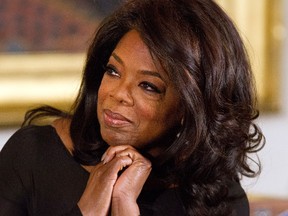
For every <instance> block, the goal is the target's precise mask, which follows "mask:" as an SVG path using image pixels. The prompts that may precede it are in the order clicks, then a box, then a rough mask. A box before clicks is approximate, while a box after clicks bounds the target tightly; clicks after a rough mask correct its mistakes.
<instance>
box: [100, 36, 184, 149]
mask: <svg viewBox="0 0 288 216" xmlns="http://www.w3.org/2000/svg"><path fill="white" fill-rule="evenodd" d="M178 98H179V97H178V94H177V92H176V90H175V88H174V87H173V83H172V82H171V81H170V80H169V79H168V76H167V74H166V73H165V72H164V71H163V69H162V68H161V67H157V65H155V63H154V61H153V59H152V56H151V54H150V51H149V49H148V47H147V46H146V45H145V44H144V42H143V41H142V39H141V37H140V35H139V33H138V32H137V31H135V30H132V31H130V32H128V33H127V34H126V35H124V37H123V38H122V39H121V40H120V41H119V43H118V45H117V46H116V48H115V50H114V51H113V53H112V55H111V57H110V59H109V62H108V64H107V69H106V73H105V74H104V77H103V79H102V82H101V86H100V89H99V92H98V107H97V115H98V119H99V123H100V127H101V135H102V138H103V139H104V140H105V141H106V142H107V143H108V144H109V145H110V146H116V145H131V146H134V147H135V148H141V147H143V146H145V145H146V144H147V143H152V142H154V141H155V140H157V139H158V138H159V137H160V136H163V134H164V133H165V132H167V130H168V129H170V128H172V127H173V126H174V125H176V124H178V122H179V119H180V117H179V116H177V114H176V115H174V114H175V113H177V112H175V111H176V110H177V109H178V107H179V99H178ZM171 113H174V114H173V115H171Z"/></svg>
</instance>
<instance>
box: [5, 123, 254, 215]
mask: <svg viewBox="0 0 288 216" xmlns="http://www.w3.org/2000/svg"><path fill="white" fill-rule="evenodd" d="M88 178H89V173H88V172H87V171H86V170H85V169H84V168H83V167H82V166H81V165H80V164H79V163H77V162H76V161H75V160H74V159H73V157H72V156H71V154H70V153H69V152H68V150H67V149H66V148H65V146H64V144H63V143H62V141H61V139H60V137H59V136H58V134H57V133H56V130H55V129H54V128H53V127H52V126H27V127H25V128H22V129H20V130H18V131H17V132H16V133H15V134H14V135H13V136H12V137H11V138H10V139H9V140H8V142H7V143H6V145H5V146H4V147H3V149H2V151H1V152H0V216H4V215H5V216H20V215H21V216H22V215H37V216H39V215H41V216H42V215H53V216H60V215H67V216H68V215H69V216H80V215H82V214H81V212H80V210H79V208H78V206H77V202H78V201H79V199H80V197H81V195H82V193H83V191H84V189H85V186H86V183H87V180H88ZM230 193H233V194H235V193H236V194H237V195H239V196H240V197H241V198H240V199H238V200H237V201H234V202H233V203H231V206H232V208H233V209H234V211H235V212H236V213H237V214H236V215H238V216H246V215H247V216H248V215H249V205H248V200H247V197H246V195H245V192H244V191H243V189H242V188H241V186H240V185H239V184H237V183H235V184H233V185H231V187H230ZM138 204H139V207H140V212H141V215H143V216H145V215H147V216H148V215H149V216H151V215H163V216H164V215H165V216H169V215H177V216H180V215H184V210H183V205H182V202H181V199H180V196H179V192H178V191H177V189H175V188H174V189H167V190H165V191H154V192H150V193H148V194H147V193H146V194H145V192H142V193H141V194H140V197H139V199H138Z"/></svg>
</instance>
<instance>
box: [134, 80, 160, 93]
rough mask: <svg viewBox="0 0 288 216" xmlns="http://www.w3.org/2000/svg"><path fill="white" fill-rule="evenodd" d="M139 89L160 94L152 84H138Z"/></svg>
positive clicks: (145, 82)
mask: <svg viewBox="0 0 288 216" xmlns="http://www.w3.org/2000/svg"><path fill="white" fill-rule="evenodd" d="M139 86H140V87H142V88H144V89H145V90H146V91H149V92H155V93H157V94H161V93H162V92H161V91H160V90H159V88H157V87H156V86H155V85H154V84H152V83H150V82H147V81H144V82H141V83H140V84H139Z"/></svg>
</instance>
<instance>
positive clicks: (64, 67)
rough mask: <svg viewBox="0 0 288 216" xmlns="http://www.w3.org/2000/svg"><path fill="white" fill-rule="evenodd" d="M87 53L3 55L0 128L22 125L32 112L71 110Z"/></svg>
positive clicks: (0, 82)
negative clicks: (49, 107) (43, 107)
mask: <svg viewBox="0 0 288 216" xmlns="http://www.w3.org/2000/svg"><path fill="white" fill-rule="evenodd" d="M84 61H85V54H84V53H70V54H67V53H40V54H39V53H38V54H32V53H30V54H21V55H20V54H19V55H12V54H10V55H0V77H1V79H0V105H1V107H0V126H15V125H20V124H21V122H22V121H23V119H24V114H25V112H26V111H27V110H28V109H31V108H33V107H36V106H40V105H44V104H47V105H52V106H56V107H58V108H61V109H69V107H70V105H71V103H72V101H73V100H74V98H75V97H76V95H77V92H78V89H79V86H80V82H81V80H80V78H81V73H82V68H83V66H84Z"/></svg>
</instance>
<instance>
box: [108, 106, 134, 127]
mask: <svg viewBox="0 0 288 216" xmlns="http://www.w3.org/2000/svg"><path fill="white" fill-rule="evenodd" d="M103 117H104V118H103V119H104V123H105V124H106V125H107V126H110V127H122V126H126V125H128V124H131V123H132V121H131V120H129V119H128V118H126V117H125V116H123V115H121V114H119V113H115V112H112V111H111V110H109V109H104V111H103Z"/></svg>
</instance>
